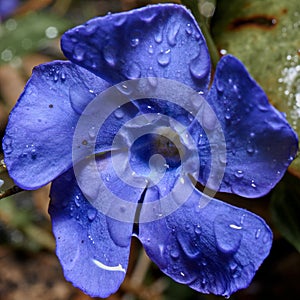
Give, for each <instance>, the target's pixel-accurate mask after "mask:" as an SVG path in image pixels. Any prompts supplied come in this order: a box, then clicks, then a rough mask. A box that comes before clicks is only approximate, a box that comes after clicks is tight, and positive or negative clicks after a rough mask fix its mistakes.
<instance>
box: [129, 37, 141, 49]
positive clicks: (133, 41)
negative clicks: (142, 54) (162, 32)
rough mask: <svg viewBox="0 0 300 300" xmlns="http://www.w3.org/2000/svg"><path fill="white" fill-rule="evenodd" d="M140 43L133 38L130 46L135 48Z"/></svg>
mask: <svg viewBox="0 0 300 300" xmlns="http://www.w3.org/2000/svg"><path fill="white" fill-rule="evenodd" d="M139 43H140V40H139V39H138V38H133V39H131V40H130V45H131V46H132V47H136V46H137V45H138V44H139Z"/></svg>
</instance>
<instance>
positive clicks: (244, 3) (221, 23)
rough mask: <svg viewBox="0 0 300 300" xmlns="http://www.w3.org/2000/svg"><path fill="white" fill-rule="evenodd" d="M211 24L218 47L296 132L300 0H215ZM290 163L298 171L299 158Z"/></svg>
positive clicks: (299, 87) (299, 97)
mask: <svg viewBox="0 0 300 300" xmlns="http://www.w3.org/2000/svg"><path fill="white" fill-rule="evenodd" d="M212 26H213V27H212V32H213V38H214V40H215V42H216V44H217V47H218V49H219V50H223V51H221V52H222V53H223V52H225V51H224V50H226V51H227V53H231V54H233V55H235V56H236V57H238V58H239V59H240V60H241V61H242V62H243V63H244V64H245V65H246V67H247V69H248V70H249V72H250V74H251V75H252V76H253V77H254V78H255V80H256V81H257V82H258V83H259V84H260V85H261V86H262V88H263V89H264V90H265V92H266V93H267V95H268V97H269V100H270V102H271V103H272V104H273V105H274V106H275V107H277V109H278V110H280V111H282V112H285V113H286V115H287V119H288V121H289V123H290V124H291V125H292V127H293V128H294V129H295V130H296V132H297V133H298V135H299V136H300V34H299V32H300V1H299V0H285V1H283V0H231V1H230V4H229V3H228V1H227V0H219V1H218V2H217V9H216V13H215V16H214V18H213V24H212ZM291 168H292V171H293V172H294V173H295V174H297V175H298V176H300V158H297V159H295V161H294V162H293V163H292V166H291Z"/></svg>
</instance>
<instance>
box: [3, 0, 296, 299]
mask: <svg viewBox="0 0 300 300" xmlns="http://www.w3.org/2000/svg"><path fill="white" fill-rule="evenodd" d="M62 49H63V51H64V53H65V55H66V57H67V58H68V59H69V60H70V61H54V62H51V63H48V64H43V65H40V66H37V67H36V68H35V69H34V70H33V74H32V76H31V78H30V80H29V81H28V83H27V85H26V87H25V90H24V92H23V94H22V95H21V97H20V99H19V100H18V103H17V104H16V106H15V108H14V109H13V111H12V112H11V114H10V118H9V123H8V126H7V131H6V135H5V137H4V139H3V149H4V152H5V163H6V165H7V168H8V170H9V173H10V175H11V177H12V178H13V179H14V180H15V182H16V184H18V185H19V186H20V187H22V188H24V189H37V188H39V187H41V186H43V185H45V184H47V183H49V182H50V181H53V184H52V188H51V203H50V208H49V212H50V215H51V218H52V224H53V232H54V235H55V237H56V242H57V255H58V257H59V259H60V261H61V264H62V266H63V270H64V274H65V277H66V278H67V279H68V280H70V281H71V282H72V283H73V284H74V285H75V286H77V287H79V288H80V289H82V290H83V291H84V292H86V293H87V294H89V295H92V296H100V297H107V296H108V295H110V294H111V293H113V292H115V291H116V290H117V289H118V288H119V286H120V284H121V283H122V282H123V280H124V277H125V274H126V269H127V265H128V256H129V248H130V241H131V237H132V236H135V237H137V238H138V239H139V240H140V241H141V243H142V244H143V246H144V248H145V250H146V252H147V254H148V256H149V257H150V258H151V259H152V260H153V262H155V263H156V264H157V266H158V267H159V268H160V269H161V270H162V271H163V272H164V273H165V274H167V275H169V276H170V277H171V278H173V279H174V280H175V281H177V282H179V283H183V284H187V285H188V286H190V287H191V288H193V289H195V290H197V291H200V292H203V293H214V294H218V295H225V296H229V295H230V294H232V293H233V292H235V291H236V290H238V289H241V288H245V287H247V286H248V285H249V283H250V282H251V280H252V278H253V276H254V274H255V272H256V270H257V269H258V267H259V266H260V265H261V263H262V261H263V260H264V259H265V257H266V256H267V255H268V253H269V251H270V247H271V243H272V233H271V231H270V229H269V227H268V226H267V225H266V224H265V222H264V221H263V220H262V219H261V218H260V217H258V216H256V215H254V214H252V213H251V212H249V211H246V210H244V209H240V208H236V207H233V206H231V205H229V204H227V203H224V202H221V201H219V200H217V199H214V198H212V196H213V194H212V191H211V190H209V195H210V196H208V195H205V194H204V193H202V192H201V191H199V189H196V188H195V184H196V183H197V184H198V183H201V184H202V185H207V186H208V187H209V188H213V189H217V190H218V191H220V192H225V193H232V192H233V193H235V194H238V195H240V196H244V197H250V198H252V197H260V196H262V195H265V194H266V193H268V192H269V191H270V190H271V189H272V188H273V187H274V186H275V185H276V183H277V182H278V181H279V180H280V179H281V178H282V176H283V174H284V172H285V171H286V169H287V167H288V165H289V164H290V162H291V161H292V160H293V158H294V157H295V155H296V151H297V137H296V135H295V133H294V132H293V130H292V129H291V128H290V126H289V125H288V123H287V121H286V120H285V118H284V116H283V115H282V114H281V113H279V112H278V111H277V110H276V109H274V108H273V107H272V106H271V105H270V104H269V103H268V100H267V97H266V95H265V94H264V92H263V91H262V89H261V88H260V87H259V86H258V85H257V84H256V82H255V81H254V80H253V79H252V78H251V77H250V75H249V74H248V72H247V71H246V69H245V68H244V66H243V65H242V64H241V62H239V61H238V60H237V59H236V58H234V57H233V56H230V55H228V56H224V57H223V58H222V59H221V60H220V62H219V64H218V66H217V69H216V71H215V75H214V79H213V82H212V85H211V88H210V89H208V86H209V84H210V59H209V53H208V50H207V47H206V43H205V41H204V38H203V36H202V33H201V32H200V29H199V28H198V26H197V23H196V22H195V20H194V18H193V16H192V15H191V14H190V13H189V12H188V11H187V10H186V9H185V8H184V7H183V6H179V5H174V4H166V5H156V6H148V7H144V8H141V9H137V10H133V11H130V12H125V13H119V14H110V15H107V16H105V17H100V18H95V19H93V20H90V21H89V22H87V23H86V24H84V25H82V26H78V27H76V28H74V29H71V30H69V31H68V32H66V33H65V34H64V35H63V37H62ZM166 96H167V97H166ZM104 117H105V118H104Z"/></svg>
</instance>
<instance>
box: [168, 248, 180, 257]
mask: <svg viewBox="0 0 300 300" xmlns="http://www.w3.org/2000/svg"><path fill="white" fill-rule="evenodd" d="M170 255H171V257H172V258H173V259H178V258H179V251H178V250H177V249H172V250H171V251H170Z"/></svg>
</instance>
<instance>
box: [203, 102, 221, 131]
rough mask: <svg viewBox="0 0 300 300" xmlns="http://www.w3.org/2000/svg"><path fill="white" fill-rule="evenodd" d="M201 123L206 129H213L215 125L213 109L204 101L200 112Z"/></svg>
mask: <svg viewBox="0 0 300 300" xmlns="http://www.w3.org/2000/svg"><path fill="white" fill-rule="evenodd" d="M202 125H203V126H204V127H205V129H207V130H210V131H212V130H214V129H215V128H216V125H217V118H216V115H215V114H214V112H213V110H212V109H211V108H210V106H209V105H208V104H206V103H204V105H203V112H202Z"/></svg>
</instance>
